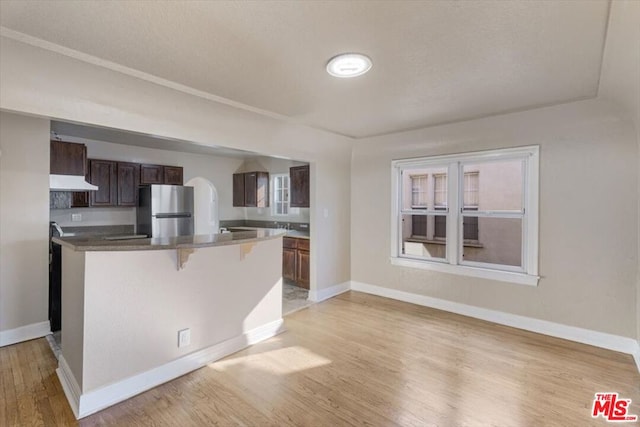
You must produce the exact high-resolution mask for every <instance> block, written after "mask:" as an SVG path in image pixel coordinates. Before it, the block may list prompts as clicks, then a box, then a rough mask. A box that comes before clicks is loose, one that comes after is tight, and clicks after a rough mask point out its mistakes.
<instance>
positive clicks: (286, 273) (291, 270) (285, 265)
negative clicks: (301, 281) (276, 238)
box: [282, 248, 298, 282]
mask: <svg viewBox="0 0 640 427" xmlns="http://www.w3.org/2000/svg"><path fill="white" fill-rule="evenodd" d="M297 252H298V251H297V250H295V249H289V248H283V249H282V277H284V278H285V279H289V280H292V281H294V282H295V281H296V253H297Z"/></svg>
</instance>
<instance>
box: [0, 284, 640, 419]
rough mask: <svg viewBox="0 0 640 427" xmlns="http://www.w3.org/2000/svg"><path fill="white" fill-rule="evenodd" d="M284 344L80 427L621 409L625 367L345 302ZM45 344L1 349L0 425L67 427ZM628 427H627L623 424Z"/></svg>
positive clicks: (639, 380) (514, 333) (611, 356)
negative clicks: (608, 402)
mask: <svg viewBox="0 0 640 427" xmlns="http://www.w3.org/2000/svg"><path fill="white" fill-rule="evenodd" d="M285 321H286V327H287V328H288V331H287V332H285V333H283V334H281V335H279V336H277V337H274V338H272V339H270V340H268V341H265V342H263V343H260V344H257V345H255V346H253V347H251V348H249V349H246V350H244V351H241V352H239V353H236V354H234V355H232V356H230V357H228V358H226V359H223V360H221V361H219V362H216V363H213V364H211V365H209V366H206V367H204V368H202V369H199V370H197V371H195V372H192V373H190V374H188V375H185V376H183V377H181V378H178V379H176V380H174V381H172V382H170V383H167V384H164V385H162V386H160V387H157V388H155V389H153V390H151V391H148V392H146V393H143V394H141V395H139V396H136V397H134V398H132V399H130V400H128V401H126V402H123V403H121V404H118V405H116V406H113V407H111V408H108V409H106V410H104V411H102V412H99V413H97V414H95V415H92V416H90V417H87V418H85V419H83V420H81V421H80V423H79V424H80V425H82V426H91V425H118V426H151V425H153V426H202V425H220V426H229V425H249V426H269V425H273V426H289V425H306V426H342V425H372V426H389V425H401V426H428V425H439V426H485V425H494V426H556V425H557V426H586V425H600V426H603V425H607V423H606V422H605V421H604V420H602V419H598V420H592V419H591V417H590V413H591V405H592V400H593V395H594V393H596V392H602V391H604V392H607V391H617V392H619V393H620V394H621V395H622V397H624V398H630V399H633V405H632V410H631V412H632V413H634V414H638V415H640V405H639V403H640V375H639V374H638V372H637V371H636V369H635V365H634V363H633V359H632V357H631V356H629V355H625V354H621V353H615V352H611V351H607V350H602V349H598V348H595V347H590V346H586V345H581V344H576V343H572V342H568V341H564V340H560V339H555V338H549V337H545V336H542V335H537V334H533V333H529V332H524V331H520V330H517V329H512V328H508V327H503V326H498V325H494V324H491V323H488V322H483V321H479V320H475V319H471V318H467V317H463V316H458V315H454V314H449V313H445V312H442V311H437V310H432V309H428V308H424V307H419V306H415V305H411V304H406V303H401V302H397V301H393V300H388V299H384V298H379V297H375V296H370V295H366V294H362V293H357V292H349V293H346V294H343V295H341V296H339V297H336V298H333V299H331V300H328V301H326V302H323V303H320V304H315V305H313V306H311V307H309V308H307V309H304V310H301V311H298V312H296V313H293V314H292V315H290V316H288V317H287V318H286V320H285ZM55 367H56V360H55V358H54V357H53V355H52V354H51V352H50V350H49V347H48V344H47V342H46V341H45V339H39V340H34V341H30V342H26V343H21V344H17V345H13V346H9V347H5V348H2V349H0V393H1V394H2V396H1V398H0V425H2V426H16V425H19V426H22V425H34V426H35V425H59V426H62V425H76V422H75V420H74V418H73V415H72V413H71V410H70V408H69V406H68V404H67V402H66V399H65V397H64V395H63V392H62V389H61V386H60V384H59V382H58V380H57V377H56V376H55V372H54V371H55ZM623 425H626V424H623Z"/></svg>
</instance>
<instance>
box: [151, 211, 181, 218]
mask: <svg viewBox="0 0 640 427" xmlns="http://www.w3.org/2000/svg"><path fill="white" fill-rule="evenodd" d="M151 216H152V217H153V218H157V219H166V218H191V212H177V213H161V214H155V215H151Z"/></svg>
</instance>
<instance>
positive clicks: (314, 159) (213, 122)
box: [0, 37, 352, 313]
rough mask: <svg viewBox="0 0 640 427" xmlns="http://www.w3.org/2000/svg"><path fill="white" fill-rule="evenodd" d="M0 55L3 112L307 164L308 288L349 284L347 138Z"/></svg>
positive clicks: (94, 71)
mask: <svg viewBox="0 0 640 427" xmlns="http://www.w3.org/2000/svg"><path fill="white" fill-rule="evenodd" d="M0 49H1V50H2V61H0V93H1V94H2V96H1V97H0V108H2V109H5V110H10V111H15V112H22V113H27V114H31V115H37V116H41V117H48V118H55V119H58V120H63V121H72V122H77V123H87V124H92V125H98V126H105V127H111V128H115V129H122V130H125V131H126V130H129V131H134V132H140V133H144V134H150V135H157V136H160V137H167V138H174V139H179V140H183V141H192V142H195V143H198V144H204V145H217V146H225V147H231V148H237V149H243V150H246V151H253V152H256V153H260V154H263V155H270V156H280V157H287V158H294V159H299V160H303V161H308V162H310V163H311V182H312V184H311V186H312V187H311V200H312V206H313V208H311V209H310V212H309V217H310V221H311V223H312V230H311V252H312V260H311V287H312V290H313V289H316V290H320V289H323V288H327V287H331V286H334V285H336V284H339V283H342V282H345V281H348V280H349V277H350V249H349V245H350V241H349V238H348V236H349V233H350V228H349V227H350V219H351V216H350V203H349V197H350V185H349V181H350V158H351V146H352V141H351V140H350V139H349V138H345V137H341V136H337V135H334V134H331V133H327V132H324V131H321V130H317V129H311V128H308V127H305V126H301V125H296V124H293V123H287V122H284V121H282V120H277V119H274V118H270V117H266V116H262V115H258V114H255V113H252V112H248V111H244V110H240V109H237V108H233V107H230V106H227V105H223V104H220V103H216V102H213V101H210V100H207V99H204V98H201V97H197V96H194V95H189V94H186V93H183V92H179V91H177V90H174V89H169V88H166V87H164V86H160V85H157V84H154V83H149V82H146V81H144V80H141V79H139V78H135V77H131V76H127V75H124V74H121V73H119V72H115V71H112V70H108V69H105V68H102V67H99V66H97V65H92V64H89V63H87V62H83V61H80V60H76V59H72V58H70V57H68V56H64V55H62V54H59V53H54V52H52V51H49V50H45V49H41V48H39V47H34V46H31V45H27V44H24V43H21V42H17V41H15V40H11V39H8V38H6V37H1V38H0ZM35 190H36V191H45V190H46V188H44V187H43V188H41V187H37V188H35ZM47 211H48V209H47ZM47 216H48V212H47ZM9 303H10V304H18V305H19V304H21V303H20V302H18V301H10V302H9ZM45 313H46V311H45Z"/></svg>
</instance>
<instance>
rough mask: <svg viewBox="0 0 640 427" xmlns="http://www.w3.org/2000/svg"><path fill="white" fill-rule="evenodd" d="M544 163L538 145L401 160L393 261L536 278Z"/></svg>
mask: <svg viewBox="0 0 640 427" xmlns="http://www.w3.org/2000/svg"><path fill="white" fill-rule="evenodd" d="M538 168H539V148H538V147H537V146H531V147H517V148H509V149H500V150H491V151H483V152H477V153H463V154H454V155H444V156H433V157H423V158H412V159H406V160H394V161H393V162H392V170H393V175H392V179H393V183H394V184H393V186H392V188H393V196H392V218H393V221H392V223H393V226H392V230H391V242H392V245H391V262H392V264H394V265H398V266H403V267H414V268H425V269H430V270H437V271H444V272H447V273H453V274H461V275H466V276H474V277H483V278H490V279H495V280H502V281H507V282H513V283H520V284H527V285H534V286H535V285H537V283H538V276H537V272H538ZM480 179H482V182H480ZM427 185H428V186H429V187H428V188H429V190H428V191H425V189H426V186H427Z"/></svg>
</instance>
